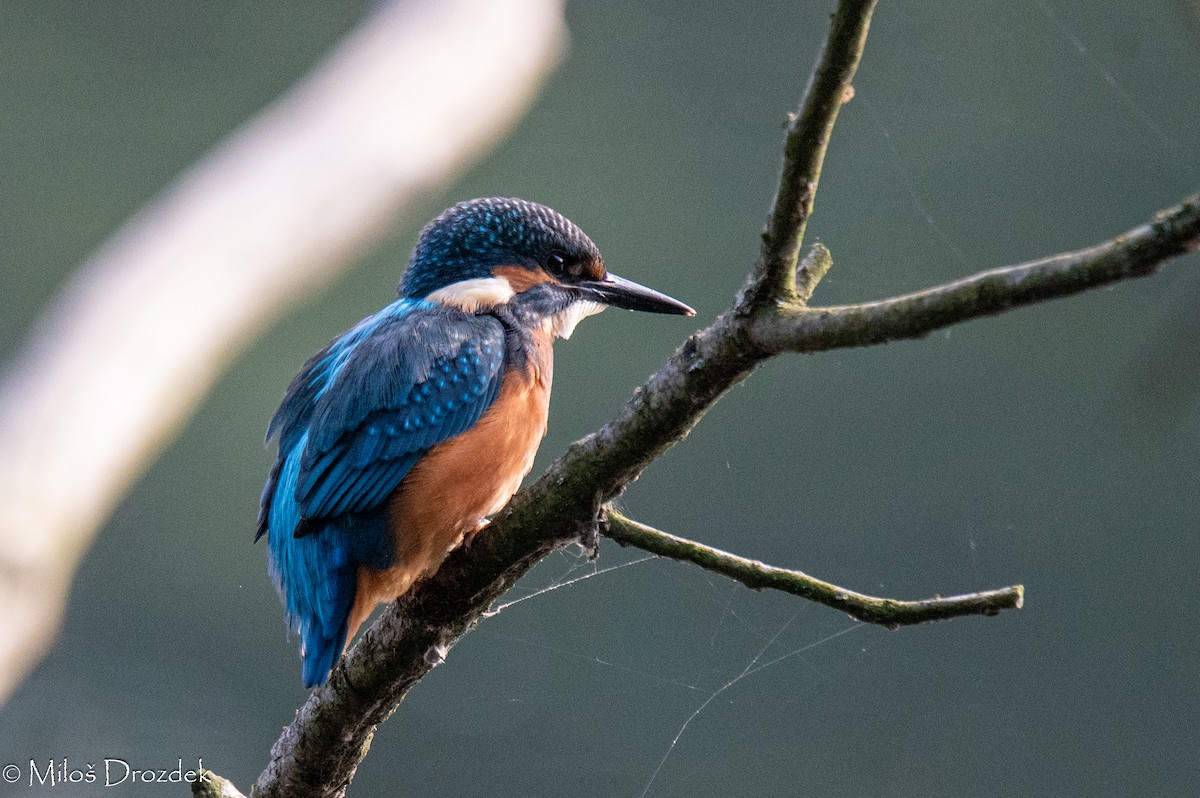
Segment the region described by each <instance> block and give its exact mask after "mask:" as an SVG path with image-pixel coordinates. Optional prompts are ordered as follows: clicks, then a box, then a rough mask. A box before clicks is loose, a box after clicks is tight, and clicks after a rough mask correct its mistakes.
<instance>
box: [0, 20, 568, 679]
mask: <svg viewBox="0 0 1200 798" xmlns="http://www.w3.org/2000/svg"><path fill="white" fill-rule="evenodd" d="M565 41H566V30H565V27H564V23H563V19H562V8H561V0H442V1H441V2H433V1H432V0H425V1H421V2H406V3H383V4H379V5H378V6H377V8H376V9H375V10H374V11H373V12H372V13H371V16H370V17H369V18H367V19H365V20H364V22H363V24H362V25H361V26H360V27H359V28H358V29H356V30H355V31H354V32H353V33H351V34H350V35H349V36H348V37H347V38H346V39H345V40H344V41H343V42H342V43H341V44H340V45H339V46H338V47H337V48H336V49H335V50H334V51H333V52H332V53H330V55H329V56H328V57H327V58H326V59H325V60H324V61H323V62H321V63H320V64H318V65H317V66H316V67H315V68H314V70H313V72H312V73H311V74H310V75H308V76H307V77H306V78H305V79H303V80H302V81H301V82H300V83H299V84H298V85H297V86H296V87H295V88H294V89H293V90H292V91H291V92H290V93H288V94H287V95H286V96H284V97H283V98H281V99H280V100H278V101H277V102H276V103H275V104H274V105H273V106H271V107H270V108H268V109H266V110H265V111H264V112H263V113H262V114H261V115H260V116H259V117H258V118H256V119H254V120H253V121H251V122H250V123H249V124H247V125H246V126H245V127H243V128H242V129H241V130H239V131H237V132H236V133H234V134H233V135H231V136H230V137H229V138H228V139H226V140H225V141H223V142H222V143H220V144H219V145H218V146H217V147H216V148H215V149H214V150H213V151H212V152H211V153H209V154H208V155H207V156H206V157H205V158H203V159H202V160H201V161H200V162H199V163H197V164H196V165H195V166H193V167H192V168H191V169H189V170H188V171H187V172H186V173H184V174H183V175H182V176H181V177H180V178H179V179H178V180H177V181H176V182H175V184H174V185H172V186H170V187H169V188H168V189H167V190H166V191H165V192H164V193H163V194H162V195H161V196H160V197H158V198H157V199H156V200H154V201H153V202H152V203H150V204H149V205H148V206H146V207H145V208H143V209H142V210H141V211H140V212H139V213H138V214H137V215H136V216H135V217H134V218H133V219H131V220H130V221H129V222H128V224H126V225H125V227H124V228H122V229H120V230H119V231H117V232H116V234H114V235H113V237H112V238H111V239H110V240H109V241H107V242H106V243H105V244H104V245H103V246H101V247H100V248H99V249H98V250H97V251H96V252H95V253H94V254H93V255H92V256H91V257H90V258H89V259H88V260H87V262H86V263H84V264H83V266H82V267H81V268H80V269H79V271H78V272H77V273H76V274H75V275H74V276H73V277H72V278H71V279H70V281H69V282H68V283H67V284H66V285H65V286H64V288H63V290H62V292H61V294H60V295H59V296H58V297H56V298H55V300H54V301H53V302H52V303H51V305H50V306H49V307H48V308H47V309H46V311H45V313H44V315H43V317H42V319H41V321H40V323H39V324H38V326H37V328H36V329H35V330H33V331H32V333H31V334H30V336H29V339H28V340H27V341H26V342H25V344H24V345H23V347H22V348H21V350H20V352H19V353H18V355H17V357H16V358H15V359H14V361H13V363H12V364H11V365H10V366H9V369H8V371H7V373H6V374H4V375H3V381H2V382H0V452H2V453H3V457H0V700H3V699H4V698H5V697H7V695H8V694H9V693H10V692H11V690H12V689H13V687H14V686H15V685H16V684H17V683H18V682H19V680H20V679H21V678H22V677H23V675H24V674H25V673H26V672H27V671H28V670H29V669H30V668H31V667H32V666H33V665H34V664H35V663H36V662H37V661H38V660H39V659H40V657H41V655H42V654H43V653H44V651H45V650H46V648H47V647H48V645H49V644H50V642H51V641H52V640H53V638H54V636H55V634H56V632H57V629H58V627H59V623H60V620H61V614H62V610H63V606H64V603H65V599H66V594H67V589H68V587H69V585H70V581H71V578H72V576H73V574H74V572H75V568H76V565H77V564H78V562H79V560H80V558H81V557H82V555H83V553H84V552H85V551H86V549H87V545H88V543H89V542H90V540H91V538H92V535H93V534H94V533H95V531H96V528H97V527H98V526H99V525H100V524H101V523H103V521H104V520H105V518H106V517H107V515H108V513H109V512H110V511H111V509H112V507H113V506H114V504H115V503H116V502H117V501H118V500H119V498H120V497H121V495H122V494H123V492H124V491H125V489H126V488H127V487H128V486H129V484H130V482H131V481H132V480H133V479H134V478H136V477H137V475H138V474H139V473H140V472H141V471H142V469H143V468H144V467H145V466H146V464H147V462H148V461H149V460H150V459H151V458H152V457H153V456H154V455H155V454H156V452H157V451H158V450H159V448H160V447H161V446H162V444H163V443H164V442H165V441H167V440H169V439H170V437H171V436H172V435H173V433H174V431H175V429H176V428H177V427H178V425H179V424H180V422H182V421H183V420H184V419H186V418H187V417H188V415H189V414H190V413H191V411H192V409H193V408H194V406H195V405H196V403H197V402H198V401H199V399H200V398H201V397H202V396H203V395H204V394H205V392H206V391H207V389H208V388H209V387H210V386H211V385H212V384H213V382H214V381H215V379H216V377H217V375H218V374H219V373H220V371H221V370H222V368H223V367H224V365H225V364H226V363H227V362H228V361H229V359H230V358H231V357H233V356H234V355H235V354H236V353H237V352H238V351H239V350H240V349H241V347H242V346H243V345H244V344H245V343H246V342H247V341H248V340H250V339H251V338H252V337H253V336H254V335H255V334H256V333H257V332H258V331H259V330H261V329H262V327H263V326H264V325H265V324H266V323H267V322H268V321H269V320H270V319H271V318H272V317H273V316H274V314H276V313H277V312H278V311H279V310H280V309H281V308H282V307H283V306H285V305H286V304H287V303H289V302H291V301H294V300H296V299H298V298H300V297H302V296H306V295H309V294H312V293H314V292H315V291H317V290H318V289H319V288H321V287H322V286H324V285H325V284H326V283H328V282H329V281H330V280H331V279H332V278H333V277H334V276H335V275H336V274H338V273H340V272H341V271H342V270H344V269H345V268H346V267H347V266H348V265H349V263H350V262H351V261H352V260H353V258H354V257H355V256H356V255H358V254H359V253H360V252H361V251H362V250H363V249H364V248H365V247H367V246H368V245H370V244H371V243H372V242H373V241H374V240H375V239H376V238H377V237H378V236H379V235H380V234H381V233H383V232H384V231H385V230H386V229H387V227H388V225H389V221H390V220H391V219H392V218H393V217H394V216H395V215H396V214H397V213H399V212H402V211H403V210H404V209H405V208H406V207H407V206H409V205H410V204H411V203H412V202H413V201H414V200H415V199H417V198H418V197H419V196H420V195H421V193H422V192H427V191H429V190H430V189H432V188H434V187H436V186H440V185H444V184H445V183H446V182H447V181H448V180H449V179H450V178H452V177H453V176H454V175H456V174H457V173H458V172H459V171H461V170H462V169H463V168H464V167H465V166H467V165H468V164H469V163H470V162H471V161H472V160H473V159H474V158H477V157H478V156H479V155H481V154H482V153H483V152H484V151H485V150H486V149H487V147H488V146H489V145H490V144H491V143H492V142H494V141H495V140H496V139H497V138H498V137H499V136H500V135H501V134H503V133H504V132H506V131H507V130H508V129H509V128H511V127H512V126H513V124H514V123H515V121H516V120H517V118H518V117H519V116H520V115H521V113H522V112H523V111H524V110H525V109H526V108H527V107H528V106H529V105H530V103H531V101H532V100H533V97H534V95H535V93H536V91H537V89H538V88H539V87H540V86H541V83H542V82H543V80H544V79H545V78H546V76H547V75H548V73H549V72H550V70H551V69H552V68H553V66H554V65H555V64H556V63H557V60H558V56H559V55H560V53H561V51H562V46H563V44H564V43H565ZM247 523H249V521H248V522H247ZM167 532H168V533H169V530H167Z"/></svg>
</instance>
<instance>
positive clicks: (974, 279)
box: [750, 194, 1200, 354]
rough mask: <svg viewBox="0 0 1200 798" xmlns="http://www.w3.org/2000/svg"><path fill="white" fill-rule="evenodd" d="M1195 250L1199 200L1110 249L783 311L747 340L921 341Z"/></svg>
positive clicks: (796, 347) (804, 343)
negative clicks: (862, 299)
mask: <svg viewBox="0 0 1200 798" xmlns="http://www.w3.org/2000/svg"><path fill="white" fill-rule="evenodd" d="M1198 247H1200V194H1196V195H1193V196H1191V197H1188V198H1187V199H1185V200H1183V202H1182V203H1181V204H1179V205H1176V206H1175V207H1174V208H1168V209H1167V210H1164V211H1160V212H1158V213H1157V214H1155V216H1154V218H1153V219H1152V220H1151V221H1150V222H1148V223H1146V224H1144V225H1142V226H1140V227H1135V228H1134V229H1132V230H1129V231H1128V232H1125V233H1122V234H1120V235H1118V236H1116V237H1114V238H1112V239H1110V240H1109V241H1106V242H1104V243H1102V244H1098V245H1096V246H1094V247H1089V248H1088V249H1082V250H1079V251H1077V252H1067V253H1064V254H1062V255H1054V256H1052V257H1049V258H1043V259H1041V260H1036V261H1031V262H1029V263H1023V264H1020V265H1018V266H1009V267H1007V268H1003V269H993V270H992V271H986V272H981V273H979V274H976V275H972V276H971V277H967V278H965V279H962V280H958V281H956V282H953V283H947V284H946V285H939V286H936V287H934V288H928V289H926V290H924V291H919V292H917V293H915V294H906V295H905V296H899V297H895V298H892V299H884V300H881V301H878V302H867V303H863V304H860V305H843V306H840V307H825V308H821V307H817V308H813V307H805V306H804V305H803V304H801V303H798V302H793V303H788V304H786V305H783V306H781V307H780V308H779V310H778V312H776V313H770V314H763V315H762V316H760V317H759V318H758V319H756V320H755V321H754V322H753V323H752V325H751V328H750V335H751V337H752V338H753V339H754V341H755V343H756V344H757V345H758V346H760V347H762V348H763V350H764V351H766V352H768V353H771V354H776V353H779V352H820V351H824V350H826V349H837V348H840V347H848V346H869V345H871V344H880V343H885V342H887V341H894V340H897V339H900V338H920V337H921V336H923V335H927V334H928V333H930V332H931V331H933V330H936V329H939V328H941V327H946V326H948V325H951V324H958V323H960V322H964V321H969V320H971V319H977V318H980V317H981V316H991V315H994V314H996V313H1003V312H1004V311H1006V310H1012V309H1014V308H1018V307H1022V306H1024V305H1031V304H1034V303H1036V302H1044V301H1046V300H1048V299H1056V298H1058V297H1064V296H1070V295H1071V294H1077V293H1079V292H1081V291H1087V290H1089V289H1093V288H1099V287H1101V286H1104V285H1109V284H1110V283H1115V282H1118V281H1120V280H1129V279H1132V278H1134V277H1146V276H1149V275H1151V274H1154V273H1155V272H1156V271H1157V270H1158V267H1159V265H1161V264H1162V262H1163V261H1165V260H1167V259H1169V258H1173V257H1175V256H1177V255H1182V254H1185V253H1188V252H1194V251H1196V249H1197V248H1198Z"/></svg>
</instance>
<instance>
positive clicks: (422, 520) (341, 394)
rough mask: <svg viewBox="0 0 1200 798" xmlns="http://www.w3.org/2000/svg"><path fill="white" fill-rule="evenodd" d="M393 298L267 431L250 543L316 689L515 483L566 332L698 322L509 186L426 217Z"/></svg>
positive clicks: (529, 453)
mask: <svg viewBox="0 0 1200 798" xmlns="http://www.w3.org/2000/svg"><path fill="white" fill-rule="evenodd" d="M398 294H399V296H398V297H397V299H396V300H395V301H394V302H392V303H391V304H389V305H387V306H386V307H384V308H383V309H382V310H380V311H378V312H377V313H375V314H373V315H371V316H368V317H367V318H365V319H363V320H362V321H360V322H359V323H358V324H356V325H354V326H353V327H352V328H350V329H349V330H347V331H346V332H344V333H342V334H341V335H340V336H338V337H337V338H335V339H334V340H333V341H332V342H331V343H329V345H327V346H326V347H325V348H324V349H322V350H320V351H319V352H318V353H317V354H316V355H314V356H313V357H312V358H310V359H309V360H308V361H307V362H306V363H305V364H304V365H303V366H302V367H301V369H300V371H299V373H297V375H296V376H295V378H294V379H293V380H292V382H291V384H290V385H289V386H288V388H287V390H286V391H285V392H284V396H283V400H282V401H281V403H280V405H279V408H278V409H277V410H276V411H275V414H274V415H273V417H272V418H271V421H270V423H269V425H268V427H267V437H266V442H267V445H268V446H269V445H270V443H271V441H272V440H273V439H277V442H278V454H277V457H276V459H275V462H274V464H273V465H272V467H271V469H270V473H269V475H268V477H267V480H266V484H265V486H264V487H263V492H262V498H261V502H260V506H259V513H258V527H257V531H256V533H255V536H254V540H255V541H256V542H257V541H258V540H259V539H260V538H263V537H266V539H267V556H268V571H269V573H270V576H271V580H272V581H273V583H274V585H275V588H276V589H277V591H278V592H279V595H280V598H281V600H282V602H283V605H284V610H285V616H286V620H287V626H288V629H289V632H294V633H296V634H297V636H298V637H299V639H300V656H301V660H302V676H303V682H304V686H305V687H306V688H311V687H315V686H317V685H320V684H322V683H324V681H325V680H326V679H327V678H328V675H329V673H330V671H331V670H332V668H333V667H334V665H336V663H337V661H338V658H339V657H340V656H341V654H342V653H343V652H344V650H345V649H346V648H347V646H348V642H349V641H350V640H352V639H353V637H354V635H355V633H356V632H357V630H358V629H359V627H360V626H361V625H362V623H363V622H364V621H365V620H366V619H367V617H368V616H369V615H370V614H371V612H372V611H373V610H374V609H375V607H376V606H378V605H379V604H381V603H388V602H392V601H395V600H396V599H397V598H399V597H401V596H403V595H404V594H405V593H406V592H407V591H408V590H409V589H410V588H411V587H412V585H413V584H414V583H415V582H416V581H417V580H419V579H421V578H423V577H426V576H428V575H430V574H432V573H434V572H435V571H436V570H437V568H438V567H439V566H440V564H441V563H442V561H443V560H444V559H445V557H446V555H447V554H448V553H449V552H450V551H451V550H453V549H454V548H455V547H457V546H459V545H460V544H461V543H462V542H463V541H464V540H469V539H470V538H471V537H472V536H473V535H474V534H476V533H477V532H478V531H479V530H480V529H482V527H483V526H484V525H486V523H487V519H488V518H489V517H491V516H492V515H494V514H495V513H497V512H498V511H499V510H500V509H502V508H503V507H504V505H505V504H507V503H508V500H509V499H510V498H511V497H512V495H513V494H514V493H515V492H516V491H517V489H518V488H519V487H520V485H521V481H522V480H523V479H524V478H525V476H526V475H527V474H528V473H529V471H530V469H531V468H532V467H533V458H534V454H535V453H536V451H537V448H538V445H539V443H540V441H541V439H542V438H543V437H544V436H545V434H546V424H547V415H548V411H549V403H550V387H551V378H552V373H553V352H552V348H551V345H552V343H553V341H554V340H555V339H556V338H568V337H570V335H571V333H572V332H573V331H574V329H575V327H576V325H577V324H578V323H579V322H580V321H581V320H582V319H584V318H586V317H587V316H591V315H593V314H596V313H598V312H600V311H602V310H604V309H605V308H607V307H610V306H611V307H617V308H625V309H628V310H638V311H648V312H651V313H667V314H677V315H683V316H693V315H695V311H694V310H692V308H690V307H688V306H687V305H685V304H683V303H682V302H680V301H678V300H676V299H672V298H671V297H669V296H666V295H665V294H661V293H659V292H657V291H654V290H653V289H650V288H647V287H645V286H642V285H639V284H637V283H635V282H632V281H630V280H626V279H624V278H621V277H618V276H617V275H615V274H612V273H610V272H608V271H607V269H606V268H605V265H604V260H603V258H602V257H601V255H600V251H599V249H597V247H596V245H595V244H594V243H593V242H592V240H591V239H590V238H589V237H588V236H587V235H586V234H585V233H584V232H583V231H582V230H581V229H579V227H577V226H576V225H575V224H574V223H573V222H571V221H569V220H568V219H567V218H566V217H564V216H563V215H562V214H560V213H558V212H557V211H555V210H552V209H551V208H548V207H546V206H544V205H540V204H538V203H535V202H530V201H528V200H523V199H515V198H504V197H487V198H480V199H473V200H468V201H465V202H460V203H458V204H456V205H454V206H453V207H451V208H449V209H447V210H445V211H443V212H442V213H441V214H440V215H438V216H437V217H436V218H435V219H433V221H431V222H430V223H429V224H427V225H426V226H425V227H424V229H422V231H421V233H420V235H419V237H418V240H417V244H416V247H415V248H414V249H413V253H412V256H411V258H410V260H409V263H408V267H407V269H406V270H405V272H404V274H403V276H402V278H401V280H400V284H399V291H398Z"/></svg>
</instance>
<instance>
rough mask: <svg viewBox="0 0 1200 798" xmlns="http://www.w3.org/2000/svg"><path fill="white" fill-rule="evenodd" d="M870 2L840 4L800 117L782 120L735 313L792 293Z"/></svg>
mask: <svg viewBox="0 0 1200 798" xmlns="http://www.w3.org/2000/svg"><path fill="white" fill-rule="evenodd" d="M875 3H876V0H843V2H840V3H838V7H837V10H836V11H835V12H834V14H833V19H832V22H831V23H830V29H829V37H828V38H827V39H826V41H825V46H824V47H823V48H822V50H821V53H820V55H818V56H817V65H816V68H815V69H814V70H813V74H812V77H810V78H809V81H808V86H807V87H806V88H805V90H804V100H803V102H802V103H801V104H800V111H799V113H796V114H790V115H789V116H788V124H787V128H786V129H787V138H786V139H785V141H784V145H783V147H784V158H783V171H782V173H781V174H780V176H779V188H778V189H777V190H776V192H775V202H774V204H773V205H772V206H771V213H770V216H768V217H767V227H766V229H765V230H764V231H763V236H762V249H761V251H760V253H759V258H758V262H757V263H755V265H754V270H753V271H752V272H751V274H750V279H749V281H748V282H747V284H746V288H745V289H744V291H743V292H742V296H741V297H740V299H739V302H738V305H739V307H743V308H746V309H758V308H762V307H766V306H767V305H769V304H770V303H772V302H773V301H775V300H776V299H780V298H787V297H791V296H792V295H793V293H794V292H795V282H794V279H795V273H796V261H797V259H798V258H799V254H800V242H801V241H802V240H803V239H804V230H805V227H806V226H807V224H808V218H809V217H810V216H811V215H812V209H813V201H814V200H815V199H816V196H817V183H818V182H819V181H820V179H821V167H822V165H823V164H824V162H825V152H826V150H828V149H829V139H830V137H831V136H832V135H833V125H834V123H835V122H837V117H838V112H839V111H841V110H842V106H843V105H845V104H846V102H848V101H849V100H850V98H851V97H853V96H854V91H853V89H852V88H851V83H850V82H851V81H852V80H854V73H855V72H857V71H858V64H859V61H861V60H862V54H863V48H864V47H866V44H867V31H868V29H869V28H870V26H871V15H872V13H873V12H874V10H875Z"/></svg>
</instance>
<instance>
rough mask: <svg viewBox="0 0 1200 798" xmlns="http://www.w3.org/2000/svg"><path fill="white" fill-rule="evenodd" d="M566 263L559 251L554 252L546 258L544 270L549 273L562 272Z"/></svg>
mask: <svg viewBox="0 0 1200 798" xmlns="http://www.w3.org/2000/svg"><path fill="white" fill-rule="evenodd" d="M566 265H567V261H566V258H564V257H563V256H562V255H561V254H560V253H558V252H555V253H554V254H553V255H551V256H550V257H548V258H546V271H548V272H550V273H551V274H562V272H563V267H564V266H566Z"/></svg>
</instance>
